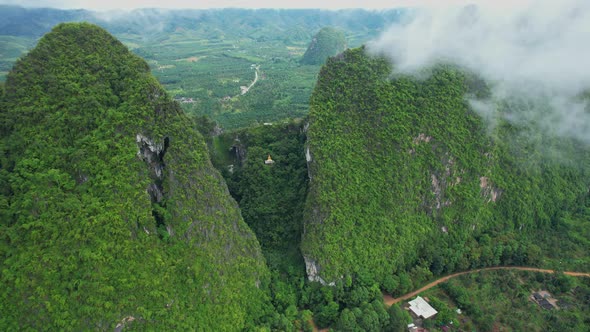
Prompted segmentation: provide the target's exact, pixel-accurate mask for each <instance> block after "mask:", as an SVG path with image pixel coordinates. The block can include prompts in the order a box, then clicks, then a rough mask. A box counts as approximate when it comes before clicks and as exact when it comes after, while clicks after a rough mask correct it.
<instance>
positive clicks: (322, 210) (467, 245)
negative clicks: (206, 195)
mask: <svg viewBox="0 0 590 332" xmlns="http://www.w3.org/2000/svg"><path fill="white" fill-rule="evenodd" d="M391 72H392V69H391V67H390V65H389V64H388V63H387V62H386V61H385V60H383V59H379V58H371V57H369V56H367V55H366V54H365V53H364V50H363V49H362V48H360V49H355V50H350V51H346V52H345V53H344V54H343V55H342V56H341V57H339V58H332V59H329V60H328V63H327V65H326V66H325V67H324V68H323V69H322V71H321V73H320V77H319V80H318V83H317V86H316V88H315V91H314V94H313V96H312V99H311V113H310V127H309V131H308V142H307V144H308V147H309V150H310V154H311V157H312V159H313V160H312V162H311V163H310V164H309V167H310V173H311V187H310V190H309V195H308V201H307V206H306V217H305V233H304V239H303V243H302V248H303V253H304V255H305V256H306V257H307V258H308V259H309V260H313V261H315V262H316V264H317V266H316V267H317V268H318V269H319V276H321V277H322V278H323V279H324V280H326V281H328V282H330V281H337V282H344V281H345V280H346V278H348V277H352V278H353V280H354V278H359V276H365V277H364V278H367V279H368V280H371V281H372V282H375V283H376V284H378V285H380V287H381V288H383V289H385V290H387V291H389V292H393V293H396V294H400V293H404V292H405V291H408V290H410V289H411V288H412V286H413V285H416V286H417V285H420V284H421V283H423V282H424V281H425V280H427V279H429V278H431V277H432V275H433V274H434V275H438V274H444V273H449V272H452V271H457V270H465V269H469V268H474V267H480V266H493V265H500V264H537V263H539V259H540V257H541V256H540V255H541V248H540V245H539V243H538V242H537V241H536V240H535V234H536V231H537V230H542V231H544V232H547V231H550V229H551V227H553V226H552V225H558V224H559V223H560V222H561V221H562V216H563V213H564V211H566V210H568V209H571V208H574V207H576V206H580V205H581V204H582V202H583V200H584V199H585V197H586V196H587V195H588V191H587V189H588V185H589V181H590V180H589V179H590V178H589V173H588V172H589V169H588V167H587V165H588V160H589V159H588V158H589V157H588V156H589V155H588V150H587V149H585V148H584V147H583V145H580V144H577V142H574V141H570V140H564V139H558V138H555V137H552V136H551V135H550V134H548V133H541V132H540V131H538V130H535V124H534V123H531V124H529V126H528V127H524V128H518V127H516V126H515V125H514V124H510V123H507V122H505V121H502V120H498V121H499V123H498V125H497V126H496V127H495V129H494V130H493V132H492V134H491V135H488V134H487V131H486V130H487V129H486V127H485V123H484V122H483V120H482V119H481V118H480V117H479V116H478V115H476V114H475V113H474V112H473V111H472V110H471V109H470V107H469V105H468V103H467V101H466V100H465V95H473V96H480V97H481V98H485V97H486V96H487V95H488V94H487V93H486V85H485V83H484V82H482V81H481V80H478V79H477V77H475V76H473V75H469V74H466V73H464V72H462V71H461V70H459V69H457V68H454V67H453V66H450V65H439V66H436V67H434V68H432V69H431V70H430V72H428V73H425V74H427V75H424V77H425V78H424V79H421V80H418V79H416V78H413V77H406V76H403V75H399V74H394V77H393V78H392V77H391ZM498 102H499V103H500V107H501V108H504V109H506V108H508V107H510V108H511V109H512V110H514V109H515V108H516V107H523V108H524V107H527V104H526V103H524V102H523V101H514V100H511V101H498ZM498 118H499V119H501V116H499V117H498ZM541 147H542V148H543V149H541ZM546 151H560V153H561V156H562V159H561V161H554V160H552V159H551V158H550V157H547V155H549V153H542V152H546Z"/></svg>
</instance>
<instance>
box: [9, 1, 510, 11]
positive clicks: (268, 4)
mask: <svg viewBox="0 0 590 332" xmlns="http://www.w3.org/2000/svg"><path fill="white" fill-rule="evenodd" d="M482 1H491V0H474V1H469V0H446V1H440V0H438V1H437V0H324V1H317V0H0V4H9V5H19V6H25V7H51V8H68V9H72V8H84V9H94V10H109V9H131V8H225V7H234V8H327V9H340V8H367V9H383V8H396V7H413V6H422V5H432V4H436V3H439V4H440V3H441V2H444V3H445V4H453V3H455V4H456V3H466V2H482ZM517 1H518V0H516V1H515V2H517ZM499 2H502V1H499Z"/></svg>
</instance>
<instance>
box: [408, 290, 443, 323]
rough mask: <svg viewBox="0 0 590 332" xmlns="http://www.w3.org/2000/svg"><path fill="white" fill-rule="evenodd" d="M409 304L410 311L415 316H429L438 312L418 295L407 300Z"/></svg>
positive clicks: (425, 317)
mask: <svg viewBox="0 0 590 332" xmlns="http://www.w3.org/2000/svg"><path fill="white" fill-rule="evenodd" d="M408 304H409V305H410V308H409V309H410V311H411V312H412V313H414V315H416V317H422V318H424V319H427V318H430V317H432V316H434V315H436V314H437V313H438V312H437V311H436V310H435V309H434V308H433V307H431V306H430V304H428V302H426V301H425V300H424V299H423V298H422V297H420V296H418V297H416V298H415V299H413V300H412V301H410V302H408Z"/></svg>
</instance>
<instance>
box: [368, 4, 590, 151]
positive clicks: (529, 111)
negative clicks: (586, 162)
mask: <svg viewBox="0 0 590 332" xmlns="http://www.w3.org/2000/svg"><path fill="white" fill-rule="evenodd" d="M499 3H501V4H499ZM589 37H590V1H587V0H562V1H551V0H532V1H514V2H513V3H510V4H509V5H507V4H506V3H505V2H504V1H495V2H485V3H477V4H463V5H455V6H452V7H449V6H446V7H435V6H431V7H424V8H420V9H417V10H415V11H413V12H412V14H411V15H409V16H408V18H407V19H406V20H405V22H402V23H401V24H397V25H394V26H392V27H390V28H389V29H388V30H387V31H386V32H384V33H383V34H382V35H381V36H380V37H379V38H378V39H377V40H374V41H372V42H371V43H369V44H368V45H367V47H368V49H369V51H370V52H371V53H373V54H378V55H384V56H386V57H387V58H389V59H390V60H391V61H392V62H393V64H394V67H395V71H396V72H401V73H406V74H418V73H423V72H424V71H423V69H424V68H428V67H430V66H432V65H434V64H435V63H437V62H451V63H454V64H457V65H459V66H461V67H464V68H466V69H467V70H469V71H472V72H474V73H476V74H478V75H480V76H481V77H482V78H484V79H485V80H486V81H487V82H488V83H489V84H490V87H491V90H492V96H491V98H489V99H486V100H475V99H471V97H468V96H467V97H466V98H468V99H469V102H470V103H471V105H472V107H473V109H474V110H476V111H477V112H478V113H479V114H480V115H481V116H482V117H483V118H484V119H487V120H488V121H487V122H488V124H489V125H490V128H492V129H493V126H494V125H495V124H496V121H495V120H494V119H496V120H497V119H498V117H501V118H503V119H505V120H506V121H509V122H511V123H513V124H517V125H526V124H528V123H529V122H534V123H535V125H536V127H537V128H539V129H542V130H544V131H547V132H551V133H553V134H555V135H559V136H561V137H569V138H574V139H576V140H578V141H580V142H583V143H585V144H590V111H589V105H588V99H590V98H588V97H590V94H588V93H587V92H588V91H590V89H589V88H590V43H588V40H589ZM523 98H524V99H527V100H528V101H529V102H528V103H520V105H521V107H519V109H518V110H516V109H511V108H506V107H502V110H501V112H500V109H499V105H500V104H502V105H506V103H501V102H500V101H505V100H510V99H518V100H523ZM522 105H525V109H523V108H522Z"/></svg>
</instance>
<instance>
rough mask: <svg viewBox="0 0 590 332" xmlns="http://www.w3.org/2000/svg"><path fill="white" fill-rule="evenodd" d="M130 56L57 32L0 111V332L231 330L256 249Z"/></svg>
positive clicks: (190, 134) (64, 27)
mask: <svg viewBox="0 0 590 332" xmlns="http://www.w3.org/2000/svg"><path fill="white" fill-rule="evenodd" d="M190 124H191V121H189V120H188V118H187V117H186V116H185V115H184V113H183V111H182V110H181V109H180V107H179V106H178V104H177V103H176V102H174V101H173V100H172V98H171V97H170V96H169V95H168V94H167V93H166V92H165V91H164V90H163V88H162V87H161V86H160V85H159V83H158V82H157V81H156V79H155V78H154V77H153V76H152V75H151V73H150V71H149V67H148V65H147V64H146V62H145V61H144V60H142V59H141V58H139V57H137V56H135V55H133V54H132V53H130V52H129V51H128V50H127V48H126V47H125V46H123V44H121V43H120V42H119V41H117V40H116V39H115V38H113V37H112V36H111V35H109V34H108V33H107V32H106V31H105V30H103V29H102V28H99V27H97V26H94V25H90V24H87V23H79V24H75V23H70V24H60V25H58V26H57V27H55V28H54V29H53V30H52V32H51V33H49V34H47V35H46V36H44V37H43V38H42V39H41V40H40V41H39V43H38V45H37V46H36V47H35V48H34V49H33V50H32V51H31V52H30V53H29V54H28V55H26V56H25V57H24V58H22V59H21V60H19V61H18V62H17V63H16V64H15V66H14V69H13V70H12V71H11V72H10V73H9V75H8V77H7V81H6V84H5V87H4V93H3V95H2V98H1V99H0V129H1V130H0V135H1V136H0V149H1V150H0V151H1V154H0V188H1V189H0V190H1V192H0V194H1V195H0V206H1V208H0V213H1V214H0V218H1V223H0V236H1V238H0V256H1V259H0V270H1V271H2V272H1V280H2V285H3V287H2V291H0V303H1V304H0V312H2V315H1V317H0V326H2V327H3V329H4V330H27V329H32V330H45V329H51V330H113V329H114V328H115V326H116V325H117V324H118V323H124V324H125V325H126V330H127V329H131V330H133V329H136V330H146V329H148V330H150V329H156V330H194V329H198V330H209V331H213V330H241V329H243V328H246V327H248V326H253V325H254V324H257V323H256V320H257V319H258V317H260V316H261V315H263V313H264V312H265V310H267V309H266V306H267V302H266V295H265V294H266V293H265V291H264V290H263V289H264V288H265V287H266V284H267V282H268V271H267V268H266V266H265V263H264V259H263V257H262V255H261V251H260V246H259V244H258V242H257V240H256V238H255V237H254V235H253V233H252V232H251V231H250V229H249V228H248V227H247V226H246V224H245V223H244V222H243V220H242V217H241V215H240V212H239V209H238V207H237V204H236V202H235V201H234V200H233V199H231V197H230V196H229V194H228V190H227V187H226V185H225V182H224V181H223V178H222V177H221V176H220V174H219V173H218V172H217V171H216V170H215V169H214V168H213V167H212V165H211V163H210V161H209V157H208V153H207V149H206V146H205V144H204V141H203V138H202V136H201V135H200V134H199V133H198V132H196V131H195V130H194V129H193V128H192V127H191V125H190Z"/></svg>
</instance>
